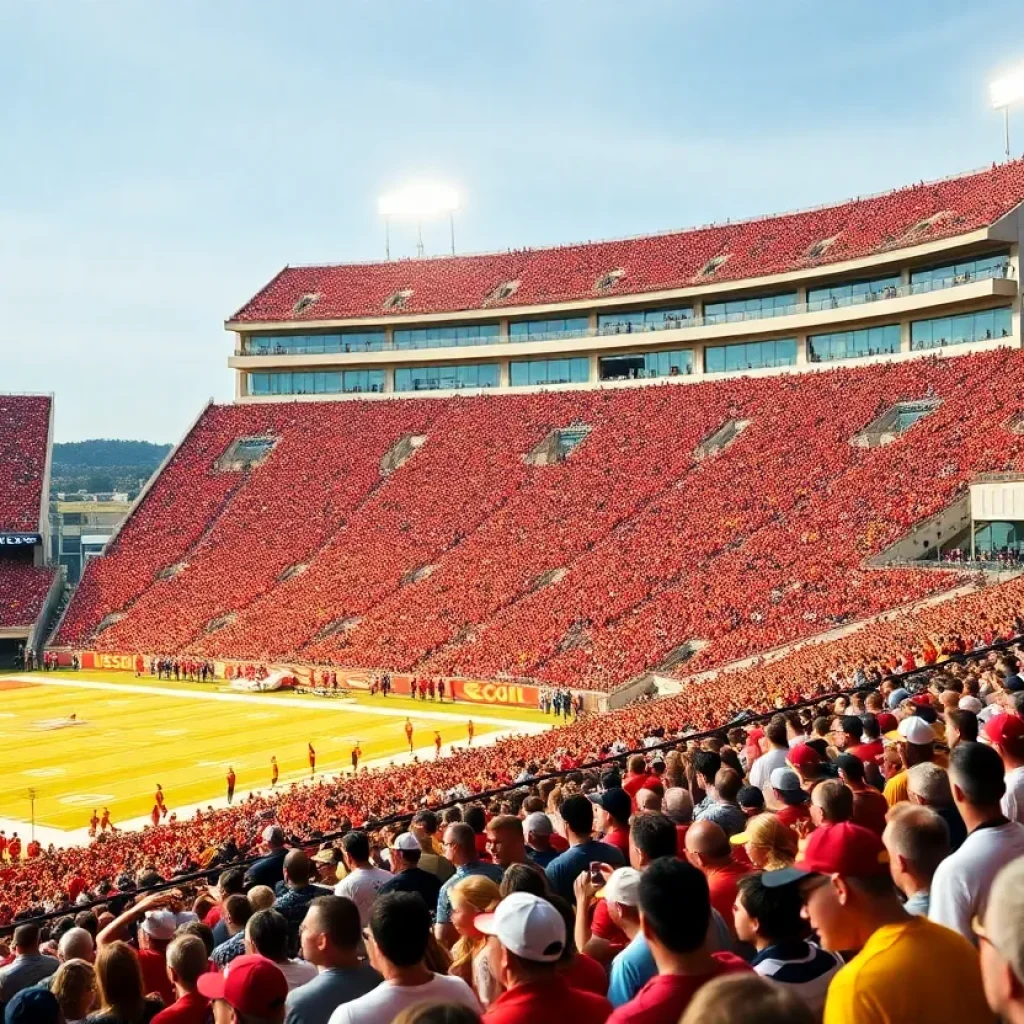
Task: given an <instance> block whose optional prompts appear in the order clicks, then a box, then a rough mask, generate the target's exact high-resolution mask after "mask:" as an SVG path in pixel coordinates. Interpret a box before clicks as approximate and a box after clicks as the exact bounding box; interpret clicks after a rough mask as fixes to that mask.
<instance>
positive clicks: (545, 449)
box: [523, 423, 591, 466]
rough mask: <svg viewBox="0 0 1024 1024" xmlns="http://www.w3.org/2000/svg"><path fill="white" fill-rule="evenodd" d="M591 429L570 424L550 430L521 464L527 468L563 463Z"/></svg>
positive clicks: (584, 425)
mask: <svg viewBox="0 0 1024 1024" xmlns="http://www.w3.org/2000/svg"><path fill="white" fill-rule="evenodd" d="M590 431H591V428H590V427H589V426H588V425H587V424H586V423H572V424H570V425H569V426H568V427H562V428H560V429H556V430H552V431H551V433H549V434H548V435H547V437H545V438H544V440H543V441H541V442H540V443H539V444H536V445H534V446H533V448H531V449H530V450H529V451H528V452H527V453H526V454H525V455H524V456H523V462H525V463H526V464H527V465H528V466H553V465H555V464H556V463H559V462H565V460H566V459H567V458H568V457H569V455H570V454H571V453H572V451H573V450H574V449H576V448H578V447H579V446H580V445H581V444H582V443H583V441H584V439H585V438H586V436H587V434H589V433H590Z"/></svg>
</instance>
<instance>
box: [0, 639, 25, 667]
mask: <svg viewBox="0 0 1024 1024" xmlns="http://www.w3.org/2000/svg"><path fill="white" fill-rule="evenodd" d="M24 647H25V639H24V637H4V638H0V669H8V668H22V663H21V659H22V650H23V648H24Z"/></svg>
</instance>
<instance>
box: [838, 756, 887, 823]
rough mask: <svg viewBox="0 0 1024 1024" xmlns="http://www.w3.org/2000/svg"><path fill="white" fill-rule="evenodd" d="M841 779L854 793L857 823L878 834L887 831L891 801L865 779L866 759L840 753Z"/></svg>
mask: <svg viewBox="0 0 1024 1024" xmlns="http://www.w3.org/2000/svg"><path fill="white" fill-rule="evenodd" d="M836 767H837V768H838V769H839V779H840V781H841V782H843V783H845V784H846V785H847V786H848V787H849V789H850V792H851V793H853V816H852V817H851V818H850V820H851V821H852V822H853V823H854V824H855V825H862V826H863V827H864V828H869V829H871V831H872V832H875V833H876V834H877V835H881V834H882V832H883V831H885V813H886V811H887V810H888V809H889V802H888V801H887V800H886V799H885V797H884V796H883V795H882V794H881V793H879V792H878V790H877V789H875V788H874V787H873V786H869V785H868V784H867V783H866V782H865V781H864V760H862V759H861V758H858V757H855V756H854V755H853V754H849V753H847V754H840V755H839V757H837V758H836Z"/></svg>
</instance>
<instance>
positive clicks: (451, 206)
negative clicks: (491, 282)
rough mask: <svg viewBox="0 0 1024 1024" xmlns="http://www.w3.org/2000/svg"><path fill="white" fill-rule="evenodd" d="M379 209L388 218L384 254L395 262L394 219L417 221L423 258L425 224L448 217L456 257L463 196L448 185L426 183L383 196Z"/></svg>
mask: <svg viewBox="0 0 1024 1024" xmlns="http://www.w3.org/2000/svg"><path fill="white" fill-rule="evenodd" d="M377 208H378V210H379V211H380V214H381V216H382V217H383V218H384V252H385V256H386V257H387V259H391V218H392V217H398V218H400V219H402V220H412V221H415V222H416V255H417V256H418V257H420V258H422V257H423V221H424V220H426V219H434V218H436V217H439V216H443V215H445V214H447V215H448V225H449V228H450V232H451V244H452V255H453V256H454V255H455V211H456V210H458V208H459V195H458V193H457V192H456V191H455V189H453V188H450V187H449V186H447V185H437V184H431V183H429V182H422V183H418V184H414V185H406V186H405V188H402V189H399V190H398V191H397V192H392V193H390V194H389V195H386V196H381V197H380V199H378V200H377Z"/></svg>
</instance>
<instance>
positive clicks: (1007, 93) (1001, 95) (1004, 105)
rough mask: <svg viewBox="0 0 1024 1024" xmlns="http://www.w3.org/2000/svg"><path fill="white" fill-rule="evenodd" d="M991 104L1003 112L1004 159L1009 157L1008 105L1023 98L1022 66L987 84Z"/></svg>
mask: <svg viewBox="0 0 1024 1024" xmlns="http://www.w3.org/2000/svg"><path fill="white" fill-rule="evenodd" d="M989 93H990V95H991V96H992V106H993V107H995V109H996V110H1002V112H1003V145H1004V148H1005V150H1006V159H1007V160H1009V159H1010V107H1011V106H1013V104H1014V103H1019V102H1020V101H1021V100H1024V67H1020V68H1017V70H1016V71H1011V72H1010V74H1008V75H1004V76H1003V77H1002V78H997V79H996V80H995V81H994V82H992V84H991V85H990V86H989Z"/></svg>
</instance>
